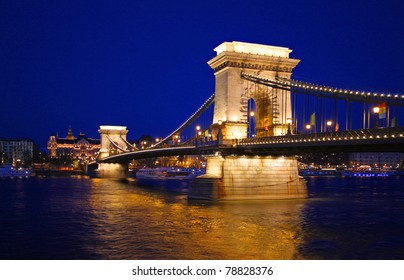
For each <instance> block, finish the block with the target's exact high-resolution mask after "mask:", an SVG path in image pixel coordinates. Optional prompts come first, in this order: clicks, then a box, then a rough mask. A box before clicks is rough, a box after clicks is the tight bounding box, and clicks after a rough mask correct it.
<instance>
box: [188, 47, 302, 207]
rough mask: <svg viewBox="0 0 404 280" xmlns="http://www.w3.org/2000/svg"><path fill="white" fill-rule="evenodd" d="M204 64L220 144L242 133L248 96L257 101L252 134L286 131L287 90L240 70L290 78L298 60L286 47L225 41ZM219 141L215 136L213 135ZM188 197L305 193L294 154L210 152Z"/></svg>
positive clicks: (214, 130)
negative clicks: (211, 76)
mask: <svg viewBox="0 0 404 280" xmlns="http://www.w3.org/2000/svg"><path fill="white" fill-rule="evenodd" d="M215 51H216V52H217V56H216V57H214V58H213V59H211V60H210V61H209V62H208V64H209V66H210V67H211V68H213V70H214V72H215V79H216V88H215V105H214V106H215V107H214V115H213V124H212V126H211V129H212V134H213V135H218V136H219V135H220V132H221V134H222V137H223V138H222V140H223V142H222V143H224V144H225V143H226V140H227V142H229V140H231V139H241V138H247V129H248V110H247V105H248V101H249V99H251V98H252V99H253V100H254V101H255V104H256V112H254V113H255V117H256V127H255V129H256V134H257V137H264V136H273V135H275V136H277V135H285V134H286V133H287V131H288V128H290V123H289V124H288V120H291V118H292V108H291V96H290V91H288V90H281V89H277V88H271V87H264V86H261V85H257V84H252V83H251V84H249V82H248V81H246V80H243V79H242V77H241V76H242V75H241V74H242V73H245V74H251V75H254V76H260V77H263V78H266V79H270V80H276V79H283V78H285V79H290V78H291V74H292V70H293V68H294V67H295V66H296V65H297V64H298V63H299V60H297V59H291V58H289V54H290V52H291V50H290V49H288V48H282V47H274V46H266V45H257V44H249V43H242V42H231V43H228V42H225V43H223V44H221V45H219V46H218V47H217V48H215ZM218 139H219V140H221V139H220V137H218ZM189 197H191V198H201V199H213V200H216V199H219V200H226V199H291V198H305V197H307V186H306V182H305V181H304V180H302V179H301V178H300V177H299V173H298V164H297V160H296V158H295V157H276V156H261V155H251V156H244V155H214V156H213V155H212V156H208V157H207V167H206V174H205V175H202V176H199V177H198V178H196V180H194V182H193V184H192V185H191V188H190V190H189Z"/></svg>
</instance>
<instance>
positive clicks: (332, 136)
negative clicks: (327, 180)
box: [237, 127, 404, 145]
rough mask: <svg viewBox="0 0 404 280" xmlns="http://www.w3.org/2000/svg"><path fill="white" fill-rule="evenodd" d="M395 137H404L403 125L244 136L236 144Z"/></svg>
mask: <svg viewBox="0 0 404 280" xmlns="http://www.w3.org/2000/svg"><path fill="white" fill-rule="evenodd" d="M395 137H404V127H394V128H372V129H361V130H347V131H335V132H321V133H310V134H293V135H283V136H268V137H259V138H245V139H239V140H237V145H260V144H278V143H289V142H307V141H338V140H360V139H362V140H363V139H378V138H395Z"/></svg>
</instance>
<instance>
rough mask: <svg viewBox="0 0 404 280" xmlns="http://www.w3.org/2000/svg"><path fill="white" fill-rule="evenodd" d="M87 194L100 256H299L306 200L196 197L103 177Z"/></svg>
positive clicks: (163, 257)
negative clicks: (201, 199) (200, 199)
mask: <svg viewBox="0 0 404 280" xmlns="http://www.w3.org/2000/svg"><path fill="white" fill-rule="evenodd" d="M89 199H90V205H91V207H90V209H91V213H92V217H93V223H94V225H95V226H96V228H97V230H96V232H95V234H96V240H98V241H97V242H98V244H99V246H95V248H94V249H95V250H96V254H97V255H100V256H101V258H105V259H296V258H299V255H298V253H297V247H298V246H299V243H300V240H301V238H300V236H299V233H300V232H301V229H300V224H301V221H300V213H301V210H302V208H303V207H304V204H305V200H298V201H297V200H293V201H251V202H245V201H243V202H239V201H237V202H236V201H233V202H220V203H209V202H195V201H187V199H186V196H184V195H181V194H177V195H175V194H170V193H162V192H153V191H151V190H146V189H142V188H138V187H137V186H136V185H128V184H123V183H121V182H119V181H113V180H105V179H93V180H92V183H91V193H90V198H89Z"/></svg>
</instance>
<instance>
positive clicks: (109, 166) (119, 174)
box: [97, 163, 128, 179]
mask: <svg viewBox="0 0 404 280" xmlns="http://www.w3.org/2000/svg"><path fill="white" fill-rule="evenodd" d="M127 175H128V165H127V164H123V163H98V172H97V177H100V178H116V179H123V178H127Z"/></svg>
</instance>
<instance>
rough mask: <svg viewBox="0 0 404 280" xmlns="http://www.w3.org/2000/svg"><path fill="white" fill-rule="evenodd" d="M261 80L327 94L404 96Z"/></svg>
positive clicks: (296, 82)
mask: <svg viewBox="0 0 404 280" xmlns="http://www.w3.org/2000/svg"><path fill="white" fill-rule="evenodd" d="M243 74H244V75H246V76H250V77H254V78H257V77H255V76H253V75H249V74H245V73H243ZM259 78H260V79H262V80H266V81H268V82H272V83H278V84H282V85H285V86H292V87H297V88H302V89H310V90H317V91H323V92H329V93H344V94H352V95H362V96H374V97H388V98H396V99H397V98H403V99H404V95H399V94H390V93H387V94H385V93H371V92H364V91H354V90H346V89H337V88H333V87H327V86H318V85H312V84H307V83H303V82H299V81H272V80H270V79H265V78H261V77H259Z"/></svg>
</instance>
